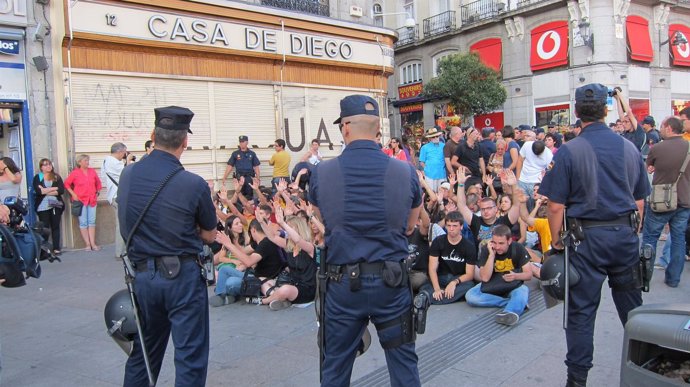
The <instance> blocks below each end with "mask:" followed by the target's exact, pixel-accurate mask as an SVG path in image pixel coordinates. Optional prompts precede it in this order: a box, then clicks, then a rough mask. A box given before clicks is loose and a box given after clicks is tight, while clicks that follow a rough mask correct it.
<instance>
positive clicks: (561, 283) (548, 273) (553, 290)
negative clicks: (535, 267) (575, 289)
mask: <svg viewBox="0 0 690 387" xmlns="http://www.w3.org/2000/svg"><path fill="white" fill-rule="evenodd" d="M578 282H580V273H578V272H577V270H575V268H574V267H573V265H572V264H571V265H570V278H569V285H570V286H571V287H572V286H575V285H577V283H578ZM541 287H542V290H543V291H544V292H546V293H548V294H549V295H551V297H553V298H556V299H558V300H563V299H565V292H566V289H565V255H564V254H563V252H558V253H553V254H549V255H548V258H547V259H546V261H545V262H544V264H543V265H542V267H541Z"/></svg>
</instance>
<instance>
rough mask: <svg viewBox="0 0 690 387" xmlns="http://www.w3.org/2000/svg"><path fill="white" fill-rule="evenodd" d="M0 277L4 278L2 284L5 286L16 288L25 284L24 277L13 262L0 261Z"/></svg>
mask: <svg viewBox="0 0 690 387" xmlns="http://www.w3.org/2000/svg"><path fill="white" fill-rule="evenodd" d="M0 279H4V280H5V282H3V283H2V286H4V287H6V288H18V287H20V286H24V285H26V279H25V278H24V275H23V274H22V272H21V270H19V267H18V266H17V264H16V263H15V262H3V263H0Z"/></svg>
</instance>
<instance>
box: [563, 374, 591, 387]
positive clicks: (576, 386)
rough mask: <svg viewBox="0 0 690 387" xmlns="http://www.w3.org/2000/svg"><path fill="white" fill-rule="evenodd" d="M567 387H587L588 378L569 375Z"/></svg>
mask: <svg viewBox="0 0 690 387" xmlns="http://www.w3.org/2000/svg"><path fill="white" fill-rule="evenodd" d="M565 387H587V378H586V377H585V378H584V379H583V378H579V377H576V376H574V375H570V374H568V381H567V382H566V384H565Z"/></svg>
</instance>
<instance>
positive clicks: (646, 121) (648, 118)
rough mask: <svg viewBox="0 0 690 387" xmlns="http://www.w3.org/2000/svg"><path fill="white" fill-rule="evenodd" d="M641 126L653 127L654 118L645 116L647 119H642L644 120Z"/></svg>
mask: <svg viewBox="0 0 690 387" xmlns="http://www.w3.org/2000/svg"><path fill="white" fill-rule="evenodd" d="M642 124H643V125H644V124H647V125H652V126H654V125H655V124H656V123H655V122H654V117H652V116H647V117H645V118H644V120H642Z"/></svg>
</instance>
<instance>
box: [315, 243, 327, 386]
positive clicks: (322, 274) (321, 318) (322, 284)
mask: <svg viewBox="0 0 690 387" xmlns="http://www.w3.org/2000/svg"><path fill="white" fill-rule="evenodd" d="M326 251H327V248H326V247H324V248H323V249H322V250H321V261H320V262H319V276H318V277H319V281H318V282H317V287H318V292H317V294H318V297H319V300H318V301H317V302H316V303H315V305H316V306H317V310H316V318H317V323H318V326H319V333H318V336H319V337H318V345H319V382H323V361H324V359H325V356H326V321H325V320H326V308H325V306H326V286H327V283H328V275H327V274H326Z"/></svg>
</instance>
